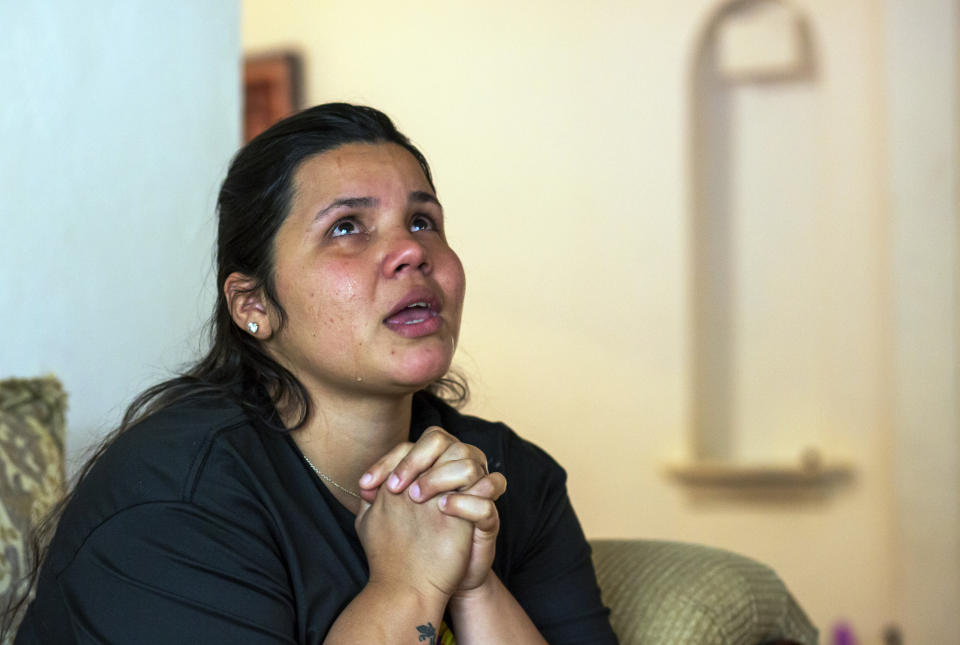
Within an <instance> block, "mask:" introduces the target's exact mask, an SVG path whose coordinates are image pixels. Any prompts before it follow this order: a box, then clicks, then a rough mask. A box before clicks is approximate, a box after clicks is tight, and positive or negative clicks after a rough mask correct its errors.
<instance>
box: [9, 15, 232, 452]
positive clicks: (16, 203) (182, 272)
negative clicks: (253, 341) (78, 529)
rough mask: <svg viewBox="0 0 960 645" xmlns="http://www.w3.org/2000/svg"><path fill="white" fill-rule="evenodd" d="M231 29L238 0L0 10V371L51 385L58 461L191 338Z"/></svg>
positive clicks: (203, 289)
mask: <svg viewBox="0 0 960 645" xmlns="http://www.w3.org/2000/svg"><path fill="white" fill-rule="evenodd" d="M238 21H239V10H238V7H237V5H236V4H235V3H234V2H191V1H189V0H178V1H175V2H146V1H137V2H127V1H125V0H99V1H96V2H73V1H70V0H63V1H56V2H2V3H0V33H2V34H3V36H2V38H0V88H2V89H0V92H2V100H0V303H3V307H4V314H3V316H2V321H3V324H2V329H3V333H2V335H0V338H2V341H0V376H23V377H26V376H34V375H40V374H44V373H49V372H53V373H55V374H56V375H57V376H59V377H60V378H61V379H62V380H63V382H64V384H65V386H66V389H67V391H68V392H69V395H70V411H69V415H68V419H67V421H68V426H69V435H68V448H69V450H70V453H71V454H73V453H76V451H77V450H78V449H79V448H80V447H81V446H82V445H84V444H86V443H88V442H90V441H91V440H92V439H94V438H96V437H97V436H99V435H100V434H101V433H102V432H105V431H106V430H108V429H109V426H110V425H111V424H113V423H115V421H116V420H117V418H118V415H119V414H120V413H121V412H122V408H123V407H124V405H125V402H126V401H128V400H129V399H130V398H131V396H132V395H133V394H134V393H136V392H137V391H139V390H140V389H142V388H143V387H145V386H146V385H149V384H150V383H152V382H154V381H156V380H157V379H158V378H159V377H160V376H161V375H163V374H165V372H164V370H167V369H169V368H173V367H175V366H176V365H178V364H179V363H180V362H181V361H184V360H186V359H187V358H188V357H189V356H190V353H191V350H192V349H193V348H195V347H196V346H197V344H198V343H197V341H198V338H199V337H198V335H197V334H198V330H199V327H200V324H201V322H202V320H203V319H204V318H205V317H206V316H207V315H208V310H209V306H210V303H211V302H212V300H211V290H210V289H209V287H208V285H209V284H210V283H211V282H212V277H211V275H210V255H211V249H212V245H213V234H214V226H213V221H214V220H213V204H214V200H215V197H216V190H217V185H218V182H219V180H220V179H221V177H222V175H223V174H224V172H225V169H226V163H227V161H228V159H229V156H230V154H231V153H232V151H233V150H234V149H235V148H236V146H237V144H238V142H239V127H240V126H239V122H240V112H239V91H240V83H239V64H238V59H239V34H238V30H239V27H238Z"/></svg>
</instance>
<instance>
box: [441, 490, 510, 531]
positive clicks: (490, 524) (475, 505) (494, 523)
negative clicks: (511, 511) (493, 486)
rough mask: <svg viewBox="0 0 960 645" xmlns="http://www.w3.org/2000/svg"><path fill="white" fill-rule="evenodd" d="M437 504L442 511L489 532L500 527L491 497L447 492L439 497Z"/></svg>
mask: <svg viewBox="0 0 960 645" xmlns="http://www.w3.org/2000/svg"><path fill="white" fill-rule="evenodd" d="M439 506H440V510H441V511H442V512H443V513H445V514H447V515H451V516H453V517H459V518H461V519H464V520H467V521H468V522H472V523H473V525H474V526H475V527H476V528H478V529H480V530H481V531H485V532H487V533H491V532H495V531H497V529H498V528H499V527H500V516H499V514H498V513H497V506H496V504H494V503H493V500H492V499H487V498H484V497H477V496H476V495H468V494H466V493H447V494H446V495H444V496H443V497H441V498H440V502H439Z"/></svg>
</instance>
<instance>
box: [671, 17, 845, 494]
mask: <svg viewBox="0 0 960 645" xmlns="http://www.w3.org/2000/svg"><path fill="white" fill-rule="evenodd" d="M696 47H697V48H696V52H695V55H694V57H693V59H692V60H693V68H692V70H691V74H690V83H691V88H690V98H691V103H690V105H691V110H690V115H691V120H692V123H691V124H690V125H691V127H690V132H691V140H690V171H691V183H690V186H691V190H692V195H691V227H690V230H691V232H692V240H691V247H690V248H691V269H692V270H691V282H692V284H691V291H690V293H691V300H692V301H691V311H692V324H691V333H692V339H691V340H692V342H691V349H692V365H691V374H692V388H691V391H692V397H693V401H692V405H691V410H692V418H691V424H690V425H691V433H690V434H691V437H690V455H689V456H690V459H691V462H690V464H688V465H687V466H685V467H682V468H678V469H674V473H675V474H678V475H680V476H681V479H687V480H697V482H698V483H710V482H709V481H705V480H710V479H711V478H713V479H716V480H718V481H719V482H720V483H722V482H726V481H728V480H729V479H731V477H732V479H733V480H734V482H735V483H736V482H739V483H744V482H745V479H750V480H751V481H756V482H757V483H762V484H768V483H770V482H771V481H775V480H782V481H793V480H798V481H803V482H809V481H811V478H812V479H813V480H815V481H817V482H820V481H822V479H823V477H825V476H828V475H829V476H830V477H833V476H835V475H836V474H837V472H838V471H836V470H834V469H830V468H825V467H824V466H823V464H822V463H821V461H820V458H819V452H818V446H819V445H820V444H821V439H822V437H821V436H820V433H821V432H822V431H823V429H822V427H821V426H822V424H821V423H820V420H819V419H818V417H819V407H820V406H819V403H818V399H819V398H820V395H821V392H820V388H823V387H824V379H823V376H824V374H822V373H821V372H822V369H823V368H822V365H821V364H820V363H819V362H818V360H817V353H818V342H817V341H818V338H817V337H818V329H817V326H818V323H817V316H816V310H817V307H818V306H820V305H822V303H821V302H820V300H821V295H820V287H821V283H820V281H821V280H823V279H828V278H827V276H825V275H819V274H818V272H817V270H816V266H817V254H818V229H819V228H820V227H819V226H818V218H820V217H823V216H825V215H824V214H823V209H822V208H821V204H820V203H819V201H818V200H820V199H821V196H822V194H823V190H822V186H821V182H822V180H823V178H822V176H821V163H820V160H821V158H822V156H823V155H826V154H829V150H827V149H826V147H827V146H825V145H824V140H823V139H824V137H823V135H822V133H821V131H822V126H821V118H822V117H821V114H822V112H823V110H822V107H821V103H822V97H821V91H820V88H819V84H818V74H819V70H818V67H819V66H818V62H817V55H816V48H815V42H814V38H813V33H812V30H811V26H810V24H809V21H808V20H807V18H806V16H805V15H804V13H803V12H802V11H801V10H800V9H798V8H797V6H796V5H794V4H792V3H789V2H785V1H783V0H734V1H732V2H727V3H725V4H722V5H720V6H719V7H718V8H717V10H716V11H715V12H714V14H713V15H712V17H711V18H710V19H709V20H708V22H707V23H706V26H705V28H704V30H703V31H702V33H701V36H700V38H699V39H698V40H697V46H696ZM801 457H803V458H801ZM774 464H780V466H776V467H774ZM783 464H790V466H788V467H786V468H785V467H783ZM707 465H709V468H708V467H707ZM745 465H749V467H746V466H745ZM841 470H844V469H841ZM748 475H749V476H748ZM747 483H749V482H747Z"/></svg>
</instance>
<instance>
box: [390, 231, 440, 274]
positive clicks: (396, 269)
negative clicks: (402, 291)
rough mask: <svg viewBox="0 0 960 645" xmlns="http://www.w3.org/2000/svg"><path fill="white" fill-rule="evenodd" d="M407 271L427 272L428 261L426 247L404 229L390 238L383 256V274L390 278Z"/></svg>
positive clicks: (428, 267) (428, 270) (428, 268)
mask: <svg viewBox="0 0 960 645" xmlns="http://www.w3.org/2000/svg"><path fill="white" fill-rule="evenodd" d="M409 271H421V272H423V273H429V272H430V261H429V258H428V257H427V250H426V248H424V246H423V245H422V244H421V243H420V241H419V240H417V239H416V238H415V237H414V235H413V234H412V233H410V232H409V231H406V232H405V233H404V234H398V235H396V236H393V237H391V238H390V240H389V242H388V247H387V252H386V254H385V255H384V258H383V274H384V276H385V277H387V278H392V277H395V276H398V275H400V274H402V273H406V272H409Z"/></svg>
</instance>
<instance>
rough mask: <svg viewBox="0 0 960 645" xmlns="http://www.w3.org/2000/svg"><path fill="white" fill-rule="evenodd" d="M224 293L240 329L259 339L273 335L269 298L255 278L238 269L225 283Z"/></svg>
mask: <svg viewBox="0 0 960 645" xmlns="http://www.w3.org/2000/svg"><path fill="white" fill-rule="evenodd" d="M223 295H224V297H226V299H227V309H228V310H229V311H230V317H231V318H233V322H234V323H236V325H237V326H238V327H239V328H240V329H242V330H243V331H244V332H245V333H247V334H250V335H251V336H253V337H254V338H257V339H258V340H267V339H268V338H270V337H271V336H272V335H273V327H272V325H271V323H270V316H269V314H268V311H267V302H266V300H267V299H266V296H265V295H264V293H263V288H262V287H260V286H258V285H257V281H256V280H255V279H254V278H251V277H249V276H247V275H244V274H242V273H239V272H236V271H235V272H233V273H231V274H230V275H229V276H227V279H226V280H225V281H224V283H223Z"/></svg>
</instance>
